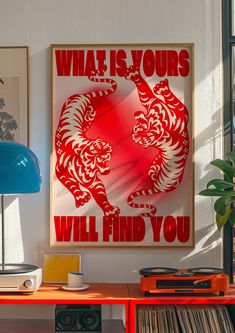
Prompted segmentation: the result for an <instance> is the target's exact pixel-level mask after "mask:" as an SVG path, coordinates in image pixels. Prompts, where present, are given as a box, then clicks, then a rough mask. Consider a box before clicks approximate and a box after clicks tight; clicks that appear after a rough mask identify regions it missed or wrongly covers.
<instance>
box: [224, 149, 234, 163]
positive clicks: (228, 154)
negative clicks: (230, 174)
mask: <svg viewBox="0 0 235 333" xmlns="http://www.w3.org/2000/svg"><path fill="white" fill-rule="evenodd" d="M226 157H227V159H228V160H229V161H230V162H232V163H233V164H235V152H233V151H230V152H228V153H227V154H226Z"/></svg>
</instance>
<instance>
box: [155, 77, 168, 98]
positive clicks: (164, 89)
mask: <svg viewBox="0 0 235 333" xmlns="http://www.w3.org/2000/svg"><path fill="white" fill-rule="evenodd" d="M153 91H154V93H155V94H156V95H164V94H167V93H169V91H170V90H169V84H168V80H167V79H165V80H162V81H160V82H159V83H157V84H156V85H155V87H154V88H153Z"/></svg>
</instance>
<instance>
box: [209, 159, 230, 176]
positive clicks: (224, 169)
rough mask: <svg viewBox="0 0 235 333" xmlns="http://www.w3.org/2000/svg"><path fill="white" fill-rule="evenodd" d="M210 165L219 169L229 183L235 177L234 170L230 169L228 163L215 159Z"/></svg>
mask: <svg viewBox="0 0 235 333" xmlns="http://www.w3.org/2000/svg"><path fill="white" fill-rule="evenodd" d="M211 164H212V165H214V166H216V167H217V168H219V169H220V170H221V171H222V172H223V173H224V174H225V175H226V176H227V177H228V178H229V180H230V181H232V180H233V177H234V176H235V168H234V167H232V166H231V165H230V164H229V162H228V161H223V160H221V159H216V160H214V161H212V162H211Z"/></svg>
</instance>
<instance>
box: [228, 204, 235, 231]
mask: <svg viewBox="0 0 235 333" xmlns="http://www.w3.org/2000/svg"><path fill="white" fill-rule="evenodd" d="M229 223H230V224H231V226H232V227H233V226H234V224H235V208H232V209H231V213H230V215H229Z"/></svg>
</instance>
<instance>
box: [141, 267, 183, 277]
mask: <svg viewBox="0 0 235 333" xmlns="http://www.w3.org/2000/svg"><path fill="white" fill-rule="evenodd" d="M177 271H178V270H177V269H175V268H169V267H148V268H142V269H141V270H140V274H141V275H144V276H150V275H165V274H173V273H176V272H177Z"/></svg>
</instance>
